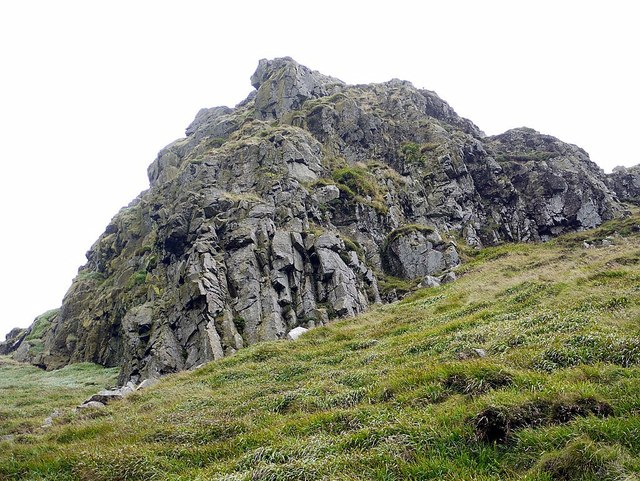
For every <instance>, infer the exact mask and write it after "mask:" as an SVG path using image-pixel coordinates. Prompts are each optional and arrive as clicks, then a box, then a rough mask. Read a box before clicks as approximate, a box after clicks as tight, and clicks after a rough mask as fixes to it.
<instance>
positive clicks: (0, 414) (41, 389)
mask: <svg viewBox="0 0 640 481" xmlns="http://www.w3.org/2000/svg"><path fill="white" fill-rule="evenodd" d="M117 376H118V369H117V368H112V369H105V368H103V367H101V366H97V365H94V364H88V363H83V364H72V365H69V366H67V367H65V368H63V369H59V370H58V371H51V372H47V371H43V370H41V369H38V368H37V367H35V366H30V365H25V364H19V363H17V362H15V361H13V360H11V359H10V358H8V357H5V356H0V436H7V435H13V436H16V437H17V438H18V439H23V438H24V439H28V438H30V436H32V435H33V434H34V433H36V432H38V430H39V427H40V426H41V425H42V423H43V421H44V419H45V418H46V417H47V416H49V415H50V414H51V413H52V412H53V411H56V410H58V411H59V412H60V414H61V415H66V416H69V415H70V412H71V408H73V407H74V406H76V405H78V404H80V403H81V402H82V401H84V400H85V399H86V398H87V397H89V396H91V395H92V394H95V393H96V392H97V391H99V390H101V389H104V388H105V387H108V386H113V385H115V382H116V378H117ZM0 465H1V461H0ZM1 472H2V470H1V469H0V473H1ZM0 479H2V478H1V476H0Z"/></svg>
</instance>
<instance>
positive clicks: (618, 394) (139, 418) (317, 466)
mask: <svg viewBox="0 0 640 481" xmlns="http://www.w3.org/2000/svg"><path fill="white" fill-rule="evenodd" d="M633 219H634V220H631V221H630V220H625V221H621V222H619V223H618V224H617V225H618V226H619V228H620V229H621V230H622V229H626V228H627V227H629V229H628V231H627V232H625V233H624V236H623V237H615V241H614V244H615V245H613V246H611V247H601V248H595V249H583V248H582V246H581V244H582V242H583V241H582V239H584V238H589V239H596V240H597V239H598V238H602V237H604V236H606V235H610V234H611V231H615V230H616V224H615V223H609V224H607V225H606V226H604V227H603V228H602V229H600V230H593V231H589V232H583V233H578V234H574V235H571V236H565V237H563V238H561V239H558V240H557V241H552V242H549V243H547V244H541V245H534V244H526V245H522V244H515V245H503V246H499V247H494V248H489V249H484V250H481V251H477V252H476V251H471V250H469V251H468V252H466V253H465V257H466V259H467V262H466V263H465V264H464V265H463V266H461V268H460V269H459V270H458V272H459V274H460V278H459V280H458V281H456V282H455V283H452V284H446V285H443V286H441V287H438V288H434V289H424V290H418V291H416V292H414V293H413V294H410V295H408V297H406V298H405V299H404V300H402V301H400V302H397V303H394V304H389V305H384V306H378V307H375V308H373V309H372V310H371V311H370V312H368V313H367V314H364V315H362V316H359V317H358V318H356V319H347V320H340V321H337V322H334V323H332V324H330V325H328V326H325V327H321V328H317V329H313V330H311V331H310V332H309V333H307V334H305V335H304V336H302V337H301V338H300V339H298V340H297V341H295V342H287V341H278V342H268V343H263V344H260V345H256V346H252V347H249V348H246V349H243V350H241V351H240V352H238V353H237V354H236V355H234V356H232V357H228V358H225V359H222V360H220V361H216V362H212V363H209V364H207V365H206V366H204V367H202V368H200V369H198V370H196V371H193V372H184V373H180V374H176V375H171V376H167V377H165V378H163V379H162V380H161V382H159V383H158V384H156V385H155V386H153V387H151V388H149V389H148V390H145V391H141V392H137V393H135V394H133V395H131V396H129V397H128V398H126V399H125V400H124V401H121V402H117V403H113V404H111V405H110V406H108V407H107V408H106V409H104V410H101V411H99V412H96V413H93V414H90V413H79V414H72V413H71V412H70V411H65V413H66V414H65V415H63V416H61V417H60V418H57V419H56V421H55V422H54V425H53V426H52V427H51V428H48V429H41V428H38V427H34V426H38V425H39V424H41V422H42V419H43V418H44V416H46V415H48V414H49V412H50V411H51V410H53V409H54V405H55V406H57V407H58V408H59V409H68V406H72V405H73V404H74V403H77V400H79V399H82V398H83V397H84V394H83V395H79V394H78V395H77V397H76V398H75V399H74V400H73V401H71V398H69V399H68V400H67V399H64V398H59V399H48V400H46V402H45V404H44V406H42V407H41V408H38V409H36V408H34V407H31V406H30V403H34V402H35V403H38V402H40V401H39V400H38V395H37V393H38V389H39V388H40V383H39V381H37V380H36V378H33V379H32V378H30V377H29V375H27V374H25V376H26V377H25V378H23V377H21V376H22V375H20V374H19V373H20V372H21V371H22V370H24V372H25V373H29V372H31V373H32V374H31V375H35V374H33V373H39V375H41V376H45V375H46V376H54V375H58V374H57V373H41V372H39V371H33V369H34V368H30V367H24V366H17V365H15V364H10V365H3V366H2V367H0V369H3V371H0V382H2V383H4V384H2V385H1V387H2V388H3V389H1V390H0V393H1V394H0V405H1V406H2V414H1V416H2V423H1V425H2V428H1V429H2V430H3V431H2V432H3V433H14V434H16V437H15V439H14V440H13V441H11V442H3V443H2V444H1V446H0V447H1V448H2V449H0V479H8V480H15V479H30V480H72V479H73V480H97V481H100V480H148V479H170V480H176V481H178V480H184V481H186V480H227V481H230V480H254V479H256V480H257V479H260V480H316V479H324V480H403V479H406V480H428V479H434V480H516V479H522V480H538V481H543V480H544V481H549V480H619V479H620V480H622V479H625V480H637V479H638V474H637V473H638V472H640V443H639V442H638V439H640V354H639V352H640V330H639V329H640V264H639V263H638V262H637V259H638V256H637V253H638V252H640V234H639V233H637V232H635V231H634V229H633V228H632V226H633V225H634V224H633V223H634V222H635V225H637V224H638V223H639V221H640V218H639V217H638V215H637V214H636V215H635V216H634V218H633ZM480 349H481V350H483V351H480V352H484V353H486V356H484V357H480V356H479V355H478V351H477V350H480ZM5 369H9V371H4V370H5ZM65 369H66V370H68V371H66V372H67V373H68V375H69V376H70V377H64V379H68V380H69V381H68V382H70V383H73V382H76V381H73V379H75V378H74V376H75V375H76V374H77V375H78V378H77V379H81V378H82V376H85V375H86V374H87V372H85V371H83V370H82V369H89V368H88V367H84V368H82V369H81V372H79V373H75V374H74V373H73V372H72V370H73V369H77V367H75V366H71V367H68V368H65ZM92 369H93V368H92ZM63 371H65V370H63ZM63 371H60V372H61V373H62V372H63ZM5 372H10V373H11V374H10V376H8V377H7V376H5ZM98 372H100V371H95V373H98ZM56 379H57V378H56ZM7 385H10V386H12V387H11V388H10V391H6V389H5V388H6V387H7ZM85 387H86V388H87V390H88V391H95V390H97V389H96V386H92V387H91V389H89V387H88V386H80V385H78V386H76V387H75V388H74V389H77V390H78V392H79V391H80V390H82V389H84V388H85ZM5 392H10V394H9V399H11V401H10V403H9V404H7V401H5ZM74 392H75V391H74ZM21 403H23V405H21ZM25 406H26V407H25ZM25 410H29V411H28V412H27V411H25ZM25 416H26V417H28V418H30V419H32V420H33V421H32V422H31V426H30V428H29V429H26V430H21V429H22V428H20V422H25V421H24V420H25ZM20 420H22V421H20ZM494 428H496V429H498V431H495V430H492V429H494ZM495 433H498V434H497V435H496V434H495ZM501 433H502V434H501Z"/></svg>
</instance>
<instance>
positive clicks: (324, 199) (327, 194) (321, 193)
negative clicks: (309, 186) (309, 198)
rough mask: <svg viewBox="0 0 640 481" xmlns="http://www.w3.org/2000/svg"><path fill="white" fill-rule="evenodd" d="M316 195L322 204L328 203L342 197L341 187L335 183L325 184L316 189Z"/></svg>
mask: <svg viewBox="0 0 640 481" xmlns="http://www.w3.org/2000/svg"><path fill="white" fill-rule="evenodd" d="M316 197H317V199H318V202H319V203H321V204H328V203H329V202H331V201H332V200H336V199H338V198H339V197H340V189H338V188H337V187H336V186H335V185H324V186H322V187H320V188H319V189H317V190H316Z"/></svg>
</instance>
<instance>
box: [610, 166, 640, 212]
mask: <svg viewBox="0 0 640 481" xmlns="http://www.w3.org/2000/svg"><path fill="white" fill-rule="evenodd" d="M607 180H608V182H609V187H610V188H611V190H613V191H614V192H615V193H616V194H617V195H618V198H619V199H620V200H622V201H624V202H631V203H632V204H635V205H640V165H636V166H634V167H629V168H627V167H616V168H615V169H613V172H612V173H611V174H609V175H608V179H607Z"/></svg>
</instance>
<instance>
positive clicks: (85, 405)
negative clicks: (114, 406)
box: [77, 401, 105, 409]
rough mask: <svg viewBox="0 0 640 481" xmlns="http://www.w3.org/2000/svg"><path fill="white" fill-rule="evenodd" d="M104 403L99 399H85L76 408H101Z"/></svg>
mask: <svg viewBox="0 0 640 481" xmlns="http://www.w3.org/2000/svg"><path fill="white" fill-rule="evenodd" d="M103 407H105V404H104V403H102V402H100V401H85V402H83V403H82V404H80V405H79V406H78V407H77V409H102V408H103Z"/></svg>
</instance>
